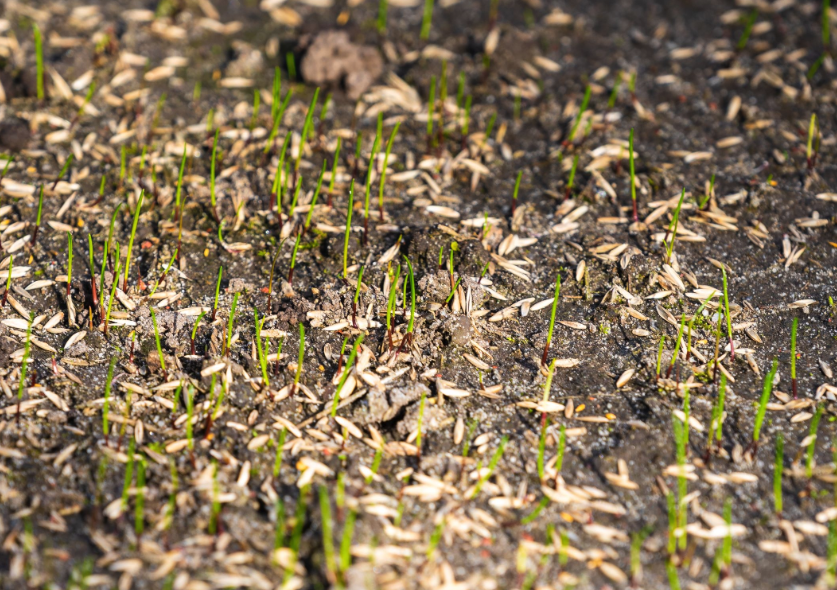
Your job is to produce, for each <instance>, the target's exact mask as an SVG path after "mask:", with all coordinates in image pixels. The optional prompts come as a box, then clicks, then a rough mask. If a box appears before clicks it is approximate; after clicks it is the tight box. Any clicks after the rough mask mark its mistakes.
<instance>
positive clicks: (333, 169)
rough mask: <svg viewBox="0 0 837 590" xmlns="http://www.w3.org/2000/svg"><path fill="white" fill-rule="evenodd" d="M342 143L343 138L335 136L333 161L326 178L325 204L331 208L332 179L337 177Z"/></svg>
mask: <svg viewBox="0 0 837 590" xmlns="http://www.w3.org/2000/svg"><path fill="white" fill-rule="evenodd" d="M342 145H343V138H342V137H338V138H337V147H336V148H335V150H334V162H333V163H332V165H331V178H329V179H328V203H326V206H327V207H328V208H329V209H331V207H332V206H333V204H334V181H335V180H336V179H337V164H338V162H340V148H341V146H342Z"/></svg>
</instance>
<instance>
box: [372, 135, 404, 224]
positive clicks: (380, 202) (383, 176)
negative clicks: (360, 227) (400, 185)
mask: <svg viewBox="0 0 837 590" xmlns="http://www.w3.org/2000/svg"><path fill="white" fill-rule="evenodd" d="M399 127H401V121H398V122H397V123H396V124H395V127H393V129H392V133H390V135H389V140H388V141H387V147H386V150H385V151H384V166H383V169H382V170H381V182H380V185H379V186H378V215H379V218H380V220H381V223H383V221H384V185H386V181H387V166H388V165H389V155H390V152H391V151H392V144H393V142H394V141H395V136H396V135H398V128H399Z"/></svg>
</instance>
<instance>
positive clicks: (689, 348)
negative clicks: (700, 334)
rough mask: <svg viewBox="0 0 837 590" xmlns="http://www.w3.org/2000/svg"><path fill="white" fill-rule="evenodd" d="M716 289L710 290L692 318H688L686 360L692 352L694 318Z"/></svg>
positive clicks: (698, 314)
mask: <svg viewBox="0 0 837 590" xmlns="http://www.w3.org/2000/svg"><path fill="white" fill-rule="evenodd" d="M715 293H716V291H712V293H710V294H709V297H707V298H706V299H704V300H703V302H702V303H701V304H700V307H698V308H697V311H696V312H695V313H694V315H693V316H692V319H691V320H689V331H688V335H687V337H686V360H687V361H688V360H689V358H690V357H691V354H692V330H693V328H694V326H695V320H696V319H697V318H698V317H699V316H700V312H702V311H703V308H704V307H706V304H707V303H708V302H709V300H711V299H712V298H713V297H714V296H715Z"/></svg>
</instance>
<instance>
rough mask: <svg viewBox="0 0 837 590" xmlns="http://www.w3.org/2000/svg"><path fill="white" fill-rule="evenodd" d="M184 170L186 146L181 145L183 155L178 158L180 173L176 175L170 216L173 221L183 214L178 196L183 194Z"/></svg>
mask: <svg viewBox="0 0 837 590" xmlns="http://www.w3.org/2000/svg"><path fill="white" fill-rule="evenodd" d="M185 170H186V145H185V144H184V145H183V155H182V156H181V157H180V171H179V172H178V173H177V189H176V190H175V193H174V211H172V214H173V215H174V216H175V220H178V219H179V218H180V215H181V213H182V212H183V207H182V205H181V202H180V195H181V193H182V192H183V172H184V171H185Z"/></svg>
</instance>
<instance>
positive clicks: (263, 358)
mask: <svg viewBox="0 0 837 590" xmlns="http://www.w3.org/2000/svg"><path fill="white" fill-rule="evenodd" d="M253 321H254V322H255V324H256V354H258V356H259V367H260V368H261V370H262V381H263V382H264V385H265V387H270V379H269V378H268V376H267V373H268V371H267V354H266V352H265V350H264V348H263V342H262V323H261V322H260V321H259V310H258V309H256V308H255V307H254V308H253ZM196 325H197V324H196ZM300 326H302V324H300Z"/></svg>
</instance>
